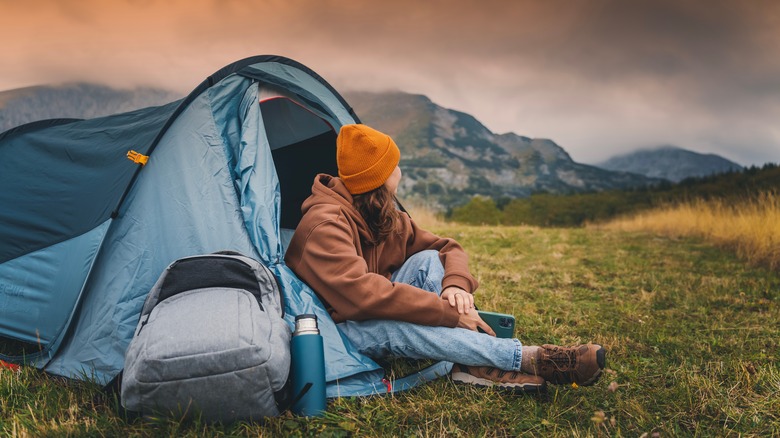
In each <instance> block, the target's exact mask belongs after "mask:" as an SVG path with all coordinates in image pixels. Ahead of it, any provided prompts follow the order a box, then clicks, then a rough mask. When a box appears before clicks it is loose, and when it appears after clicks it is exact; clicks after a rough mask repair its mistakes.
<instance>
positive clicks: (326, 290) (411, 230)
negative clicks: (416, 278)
mask: <svg viewBox="0 0 780 438" xmlns="http://www.w3.org/2000/svg"><path fill="white" fill-rule="evenodd" d="M301 208H302V211H303V219H302V220H301V223H300V224H299V225H298V228H297V229H296V230H295V235H294V236H293V238H292V241H291V242H290V245H289V248H288V249H287V254H286V256H285V262H286V263H287V265H288V266H289V267H290V269H292V270H293V271H294V272H295V273H296V274H297V275H298V277H299V278H300V279H301V280H303V281H304V282H306V283H307V284H308V285H309V286H310V287H311V288H312V289H313V290H314V291H315V292H316V293H317V295H318V296H319V297H320V298H321V299H322V300H323V302H324V304H325V306H326V307H327V309H328V311H329V312H330V315H331V317H332V318H333V320H334V321H335V322H337V323H339V322H343V321H346V320H353V321H361V320H370V319H389V320H398V321H407V322H412V323H416V324H422V325H430V326H446V327H455V326H456V325H457V324H458V311H457V309H456V308H454V307H452V306H450V304H449V303H448V302H447V301H446V300H443V299H441V298H439V297H438V296H437V295H436V294H433V293H431V292H428V291H425V290H422V289H419V288H416V287H414V286H411V285H408V284H404V283H394V282H391V281H390V276H391V274H392V273H393V272H395V271H396V270H397V269H398V268H400V267H401V265H403V263H404V262H405V261H406V259H407V258H409V257H410V256H412V255H414V254H416V253H418V252H420V251H423V250H427V249H433V250H437V251H439V257H440V258H441V261H442V264H443V265H444V270H445V274H444V279H443V280H442V287H443V288H447V287H448V286H458V287H460V288H462V289H464V290H466V291H467V292H470V293H473V292H474V290H475V289H476V288H477V280H476V279H474V277H472V276H471V274H470V273H469V269H468V256H467V255H466V253H465V251H463V248H462V247H461V246H460V245H459V244H458V243H457V242H455V241H454V240H452V239H444V238H441V237H438V236H436V235H434V234H432V233H430V232H428V231H425V230H423V229H420V228H419V227H418V226H417V225H416V224H415V223H414V221H412V219H411V218H410V217H409V215H407V214H406V213H402V214H401V221H400V222H401V223H400V226H399V231H398V232H397V233H393V234H391V235H390V236H389V237H388V238H387V240H385V241H384V242H383V243H381V244H379V245H378V246H373V245H371V244H369V243H365V242H367V241H368V240H370V239H369V238H370V231H369V230H368V227H367V225H366V223H365V221H364V220H363V218H362V217H361V216H360V213H358V211H357V210H356V209H355V208H354V207H353V206H352V195H350V193H349V191H348V190H347V188H346V187H345V186H344V183H343V182H342V181H341V180H340V179H339V178H336V177H333V176H330V175H325V174H320V175H317V177H316V178H315V179H314V186H313V187H312V195H311V196H310V197H309V198H308V199H306V201H304V202H303V206H302V207H301Z"/></svg>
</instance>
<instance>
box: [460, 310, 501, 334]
mask: <svg viewBox="0 0 780 438" xmlns="http://www.w3.org/2000/svg"><path fill="white" fill-rule="evenodd" d="M458 327H460V328H464V329H468V330H473V331H477V328H481V329H482V330H484V331H485V333H487V334H489V335H490V336H495V335H496V332H494V331H493V329H492V328H490V326H489V325H488V324H487V323H486V322H485V321H484V320H483V319H482V318H480V317H479V313H477V312H471V313H464V314H462V315H460V318H458Z"/></svg>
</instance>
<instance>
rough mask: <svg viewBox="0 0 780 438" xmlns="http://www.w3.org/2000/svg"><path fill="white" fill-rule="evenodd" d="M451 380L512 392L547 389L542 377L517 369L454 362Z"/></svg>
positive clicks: (538, 391) (520, 392) (537, 391)
mask: <svg viewBox="0 0 780 438" xmlns="http://www.w3.org/2000/svg"><path fill="white" fill-rule="evenodd" d="M452 380H453V381H455V382H458V383H468V384H471V385H476V386H482V387H492V386H495V387H497V388H499V389H501V390H503V391H507V392H511V393H514V394H523V393H535V394H538V393H542V392H546V391H547V382H545V380H544V378H542V377H539V376H533V375H530V374H523V373H521V372H519V371H503V370H499V369H498V368H493V367H468V366H466V365H459V364H455V365H454V366H453V367H452Z"/></svg>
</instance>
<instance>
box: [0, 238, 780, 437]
mask: <svg viewBox="0 0 780 438" xmlns="http://www.w3.org/2000/svg"><path fill="white" fill-rule="evenodd" d="M435 231H437V232H439V233H441V234H443V235H449V236H453V237H455V238H457V239H458V240H459V241H460V242H461V243H462V244H463V245H464V246H465V247H466V248H467V250H468V251H469V252H470V253H471V255H472V259H471V260H472V269H473V272H474V273H475V274H476V275H477V277H478V278H479V280H480V282H481V289H480V291H479V293H478V305H480V307H481V308H483V309H489V310H495V311H500V312H506V313H512V314H514V315H516V316H517V322H518V324H517V333H516V335H517V336H518V337H519V338H520V339H521V340H522V341H524V342H526V343H529V344H540V343H548V342H549V343H558V344H576V343H580V342H587V341H593V342H597V343H600V344H602V345H604V346H605V347H606V348H607V350H608V364H607V366H608V368H609V370H608V372H607V373H606V374H605V375H604V376H603V377H602V380H601V381H600V382H599V383H598V384H597V385H595V386H593V387H588V388H572V387H570V386H561V387H555V386H553V387H551V388H550V389H551V390H550V392H549V394H548V395H546V396H544V397H509V396H505V395H502V394H500V393H498V392H495V391H491V390H480V389H475V388H471V387H463V386H457V385H454V384H453V383H451V382H450V381H448V380H446V379H441V380H439V381H436V382H434V383H432V384H429V385H426V386H424V387H421V388H419V389H416V390H413V391H410V392H408V393H402V394H397V395H395V396H388V397H373V398H363V399H339V400H335V401H332V402H331V403H330V405H329V409H328V414H327V416H326V417H325V418H323V419H313V420H308V419H302V418H295V417H292V416H290V415H286V416H283V417H280V418H276V419H271V420H269V421H267V422H266V423H265V424H263V425H253V424H234V425H229V426H220V425H204V424H201V423H199V422H197V421H195V422H190V423H181V422H179V421H176V420H163V419H157V420H154V419H150V420H137V421H126V420H125V419H124V418H122V417H121V416H120V415H118V414H117V413H116V412H117V411H116V400H115V399H113V398H112V397H105V396H103V395H101V394H100V392H99V391H98V388H97V387H96V386H95V385H92V384H88V383H75V384H73V383H70V384H68V383H65V382H62V381H60V380H58V379H55V378H52V377H49V376H45V375H41V374H39V373H37V372H34V371H32V370H29V369H28V370H23V371H22V372H21V373H14V372H10V371H0V434H2V435H7V436H9V435H10V436H46V435H51V436H60V435H92V436H100V435H105V436H148V435H155V436H157V435H162V436H258V435H260V436H279V435H323V436H350V435H356V436H367V435H368V436H373V435H401V436H441V435H446V436H464V437H466V436H467V437H471V436H517V435H524V434H528V435H534V436H631V437H639V436H647V437H651V436H654V435H656V436H738V435H739V436H780V365H778V363H779V362H780V353H778V349H779V348H778V346H780V322H779V321H780V275H778V273H777V272H776V271H771V270H768V269H764V268H760V267H750V266H749V265H748V264H747V263H745V262H744V261H743V260H741V259H740V258H738V257H737V256H736V255H732V253H731V252H730V251H729V250H726V249H721V248H718V247H715V246H712V245H711V244H709V243H704V242H702V241H698V240H694V239H691V238H660V237H655V236H654V235H651V234H644V233H637V232H624V231H614V230H598V229H538V228H527V227H511V228H510V227H467V226H461V225H457V226H455V225H447V224H441V223H440V224H437V225H436V226H435ZM645 434H646V435H645Z"/></svg>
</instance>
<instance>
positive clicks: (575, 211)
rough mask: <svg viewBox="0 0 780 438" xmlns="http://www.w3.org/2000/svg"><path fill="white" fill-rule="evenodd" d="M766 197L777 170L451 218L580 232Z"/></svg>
mask: <svg viewBox="0 0 780 438" xmlns="http://www.w3.org/2000/svg"><path fill="white" fill-rule="evenodd" d="M764 192H780V167H779V166H778V165H777V164H773V163H768V164H765V165H764V166H763V167H756V166H752V167H749V168H746V169H745V170H743V171H734V172H729V173H723V174H719V175H713V176H707V177H701V178H688V179H685V180H683V181H680V182H679V183H677V184H674V183H671V182H664V183H661V184H659V185H656V186H653V187H647V188H640V189H632V190H622V191H603V192H591V193H579V194H567V195H558V194H551V193H543V192H541V193H534V194H532V195H531V196H529V197H526V198H507V197H498V198H491V197H484V196H475V197H473V198H471V200H470V201H469V202H468V203H467V204H465V205H462V206H458V207H454V208H452V209H450V210H449V211H448V213H447V217H448V219H450V220H452V221H455V222H460V223H466V224H474V225H478V224H486V225H499V224H503V225H522V224H525V225H536V226H543V227H578V226H582V225H583V224H585V223H588V222H591V223H592V222H602V221H606V220H609V219H612V218H614V217H617V216H622V215H627V214H631V213H636V212H639V211H641V210H646V209H650V208H654V207H658V206H662V205H668V204H676V203H681V202H689V201H692V200H694V199H713V198H719V199H723V200H726V201H733V202H740V201H744V200H748V199H753V198H754V197H756V196H758V195H759V194H760V193H764Z"/></svg>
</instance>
